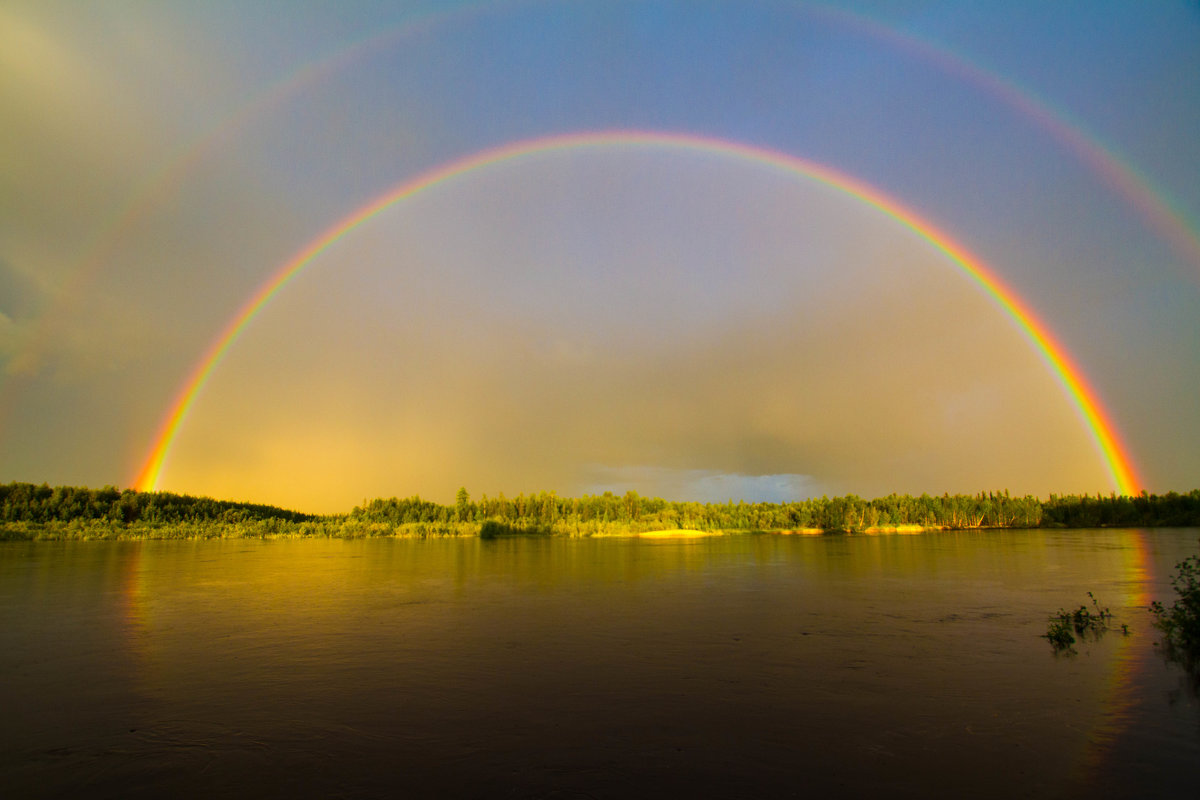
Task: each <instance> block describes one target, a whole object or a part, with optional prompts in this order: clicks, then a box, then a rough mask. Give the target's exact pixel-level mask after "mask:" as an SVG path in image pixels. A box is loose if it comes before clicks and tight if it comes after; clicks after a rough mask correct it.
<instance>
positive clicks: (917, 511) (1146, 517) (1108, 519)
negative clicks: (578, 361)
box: [350, 488, 1200, 533]
mask: <svg viewBox="0 0 1200 800" xmlns="http://www.w3.org/2000/svg"><path fill="white" fill-rule="evenodd" d="M350 518H352V519H357V520H362V521H365V522H371V523H384V524H390V525H404V524H412V523H424V524H432V523H440V524H456V523H457V524H463V523H482V522H483V521H485V520H493V521H497V522H501V523H503V524H505V525H507V526H509V527H510V528H513V529H517V530H520V529H523V528H529V529H538V530H552V531H554V532H564V533H570V532H580V531H583V532H586V531H587V530H588V529H594V528H604V527H608V526H612V525H617V526H621V527H625V528H629V529H634V530H656V529H673V528H686V529H696V530H764V531H769V530H802V529H821V530H844V531H860V530H866V529H870V528H889V527H902V526H919V527H926V528H958V529H966V528H1039V527H1069V528H1091V527H1175V526H1189V525H1200V490H1193V491H1191V492H1188V493H1186V494H1178V493H1176V492H1169V493H1167V494H1164V495H1153V494H1141V495H1137V496H1127V495H1116V494H1111V495H1108V496H1104V495H1096V496H1095V497H1092V496H1090V495H1051V496H1050V498H1049V499H1048V500H1040V499H1038V498H1036V497H1033V496H1030V495H1025V496H1022V497H1014V496H1011V495H1010V494H1009V493H1008V492H1002V493H998V492H980V493H979V494H975V495H962V494H957V495H951V494H943V495H941V496H940V497H939V496H931V495H928V494H923V495H920V496H919V497H914V496H912V495H898V494H891V495H888V496H887V497H881V498H876V499H873V500H866V499H864V498H861V497H858V496H857V495H846V496H844V497H833V498H830V497H819V498H811V499H808V500H798V501H794V502H788V503H747V502H744V501H741V502H736V503H735V502H733V501H729V502H726V503H698V502H676V501H669V500H663V499H662V498H658V497H643V496H641V495H639V494H638V493H637V492H634V491H629V492H626V493H625V494H624V495H620V496H618V495H615V494H613V493H612V492H605V493H604V494H601V495H585V496H583V497H559V496H558V495H557V494H555V493H554V492H539V493H536V494H531V495H525V494H520V495H518V496H517V497H515V498H507V497H505V496H504V495H503V494H499V495H497V496H496V497H491V498H489V497H488V496H487V495H484V496H483V497H481V498H480V499H479V500H478V501H472V500H471V497H470V495H469V493H468V492H467V490H466V489H465V488H464V489H460V490H459V492H458V496H457V498H456V501H455V503H454V505H441V504H438V503H434V502H431V501H429V500H422V499H421V498H420V497H417V496H414V497H409V498H406V499H400V498H396V497H393V498H390V499H382V498H379V499H376V500H372V501H370V502H368V503H364V504H363V505H362V506H359V507H356V508H355V509H354V510H353V511H352V512H351V513H350Z"/></svg>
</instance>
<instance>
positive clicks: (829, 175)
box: [134, 131, 1141, 494]
mask: <svg viewBox="0 0 1200 800" xmlns="http://www.w3.org/2000/svg"><path fill="white" fill-rule="evenodd" d="M622 146H623V147H643V148H663V149H668V150H683V151H687V150H691V151H698V152H703V153H712V154H715V155H724V156H732V157H736V158H741V159H745V160H747V161H751V162H754V163H758V164H763V165H767V166H769V167H772V168H775V169H779V170H783V171H785V172H788V173H791V174H793V175H796V176H798V177H801V178H805V179H809V180H813V181H817V182H819V183H821V184H824V185H826V186H829V187H831V188H834V189H837V190H839V191H841V192H843V193H845V194H847V195H850V196H852V197H854V198H856V199H858V200H859V201H861V202H863V203H865V204H867V205H868V206H871V207H873V208H875V209H877V210H879V211H881V212H883V213H884V214H885V215H886V216H887V217H889V218H891V219H893V220H895V221H897V222H899V223H901V224H902V225H903V226H905V227H907V228H908V229H910V230H912V231H913V232H915V233H916V234H918V235H919V236H920V237H921V238H922V239H924V240H925V241H926V242H928V243H929V244H931V245H932V246H933V247H934V248H936V249H937V250H938V251H940V252H941V253H943V254H944V255H945V256H947V257H948V258H949V259H950V260H951V261H952V262H953V263H954V264H955V265H956V266H957V267H958V268H959V269H960V270H961V271H962V272H964V273H965V274H966V275H967V276H968V277H970V278H971V280H972V281H973V282H974V283H975V284H976V285H977V286H979V287H980V288H981V289H983V291H984V292H985V293H986V294H987V295H988V296H989V297H991V298H992V300H993V301H994V302H995V303H996V304H998V305H999V306H1000V307H1001V309H1002V310H1003V311H1004V312H1005V313H1006V314H1007V315H1008V316H1009V317H1010V318H1011V319H1012V320H1013V322H1014V323H1016V325H1017V327H1018V328H1019V329H1020V330H1021V332H1022V333H1023V334H1024V336H1025V337H1026V339H1028V340H1029V341H1030V343H1031V344H1032V345H1033V347H1034V349H1035V351H1036V352H1037V353H1038V354H1039V356H1040V357H1041V358H1042V360H1043V361H1044V362H1045V363H1046V364H1047V365H1048V366H1049V367H1050V369H1051V372H1052V374H1053V375H1054V376H1055V377H1056V379H1057V380H1058V381H1059V383H1060V384H1061V385H1062V387H1063V388H1064V389H1065V391H1066V394H1067V396H1068V398H1069V399H1070V401H1071V403H1072V405H1073V406H1074V408H1075V409H1076V412H1077V413H1078V415H1079V416H1080V418H1081V419H1082V421H1083V423H1084V426H1085V428H1086V430H1087V431H1088V433H1089V435H1090V437H1091V438H1092V440H1093V442H1094V444H1095V446H1096V448H1097V450H1098V451H1099V453H1100V455H1101V457H1102V459H1103V462H1104V464H1105V467H1106V469H1107V472H1108V474H1109V476H1110V479H1111V481H1112V485H1113V488H1114V489H1116V490H1118V491H1120V492H1121V493H1123V494H1136V493H1137V492H1138V491H1139V489H1140V486H1141V482H1140V480H1139V478H1138V477H1137V475H1136V471H1135V469H1134V467H1133V463H1132V459H1131V457H1130V455H1129V453H1128V451H1127V449H1126V448H1125V447H1124V446H1123V445H1122V444H1121V443H1120V440H1119V437H1118V435H1117V433H1116V429H1115V426H1114V424H1113V422H1112V421H1111V419H1110V417H1109V415H1108V414H1107V413H1106V412H1104V411H1103V409H1102V406H1101V404H1100V402H1099V400H1098V398H1097V396H1096V394H1095V392H1094V390H1092V389H1091V388H1090V386H1089V385H1088V383H1087V381H1086V380H1085V379H1084V377H1083V374H1082V371H1081V370H1080V369H1079V367H1078V366H1077V365H1075V364H1074V363H1073V362H1072V361H1071V360H1070V359H1069V358H1068V356H1067V354H1066V352H1065V351H1064V349H1063V348H1062V346H1061V345H1060V344H1058V342H1057V341H1056V340H1055V338H1054V337H1053V336H1052V335H1051V333H1050V332H1049V330H1048V328H1047V327H1046V326H1045V325H1044V324H1042V323H1041V322H1040V321H1039V320H1038V319H1037V318H1036V317H1035V316H1034V315H1033V313H1032V312H1031V311H1030V310H1029V308H1028V306H1027V305H1026V304H1025V303H1024V302H1022V301H1021V300H1020V298H1018V297H1017V296H1016V294H1015V293H1014V292H1013V291H1012V290H1011V289H1009V288H1008V287H1007V286H1005V285H1004V284H1003V282H1002V281H1000V279H999V278H998V277H997V276H996V275H995V274H994V272H993V271H992V270H990V269H988V268H987V267H986V266H985V265H984V264H983V262H982V261H980V260H979V259H978V258H976V257H975V256H973V255H972V254H970V253H969V252H967V251H966V250H965V249H964V248H962V247H961V246H960V245H959V244H957V243H956V242H954V240H952V239H951V238H950V237H948V236H947V235H946V234H944V233H943V232H941V231H940V230H939V229H937V228H936V227H935V226H933V225H932V224H930V223H929V222H928V221H926V220H924V219H923V218H921V217H920V216H919V215H917V214H916V213H915V212H913V211H911V210H909V209H908V208H906V207H905V206H903V205H901V204H900V203H898V202H897V201H895V200H894V199H892V198H890V197H888V196H887V195H885V194H883V193H882V192H880V191H878V190H877V189H875V188H874V187H871V186H868V185H867V184H864V183H862V182H861V181H858V180H857V179H854V178H851V177H849V176H847V175H844V174H841V173H839V172H836V171H834V170H832V169H830V168H828V167H825V166H823V165H820V164H816V163H813V162H809V161H805V160H803V159H800V158H797V157H794V156H791V155H787V154H784V153H779V152H775V151H771V150H766V149H762V148H756V147H751V146H749V145H744V144H739V143H735V142H728V141H723V140H718V139H709V138H704V137H699V136H692V135H684V134H669V133H656V132H642V131H608V132H586V133H579V134H569V135H561V136H552V137H546V138H540V139H533V140H526V141H520V142H516V143H512V144H508V145H504V146H501V147H497V148H494V149H490V150H486V151H483V152H481V153H477V154H475V155H472V156H468V157H466V158H463V159H459V160H456V161H454V162H451V163H450V164H446V165H442V166H440V167H438V168H435V169H433V170H431V171H429V172H426V173H424V174H422V175H419V176H418V177H416V178H414V179H412V180H409V181H405V182H404V183H402V184H401V185H399V186H398V187H396V188H394V189H392V190H390V191H388V192H386V193H385V194H383V195H381V196H380V197H379V198H377V199H376V200H374V201H372V202H370V203H368V204H367V205H365V206H363V207H362V208H360V209H358V210H356V211H355V212H353V213H352V214H350V215H349V216H347V217H345V218H344V219H343V220H341V221H340V222H338V223H337V224H335V225H334V226H333V227H331V228H329V229H328V230H327V231H326V232H325V233H324V234H322V235H321V236H319V237H317V238H316V239H314V240H313V241H312V242H310V243H309V244H308V245H307V246H306V247H305V248H304V249H302V250H301V251H300V252H299V253H297V254H296V256H294V257H293V258H292V259H291V260H289V261H288V262H287V263H285V264H284V265H283V266H282V267H280V268H279V269H278V270H277V271H276V272H275V273H274V274H273V275H272V276H271V278H270V279H269V280H267V281H266V282H265V283H264V284H263V285H262V286H261V287H260V288H259V289H258V291H257V292H255V294H254V295H253V296H252V297H251V298H250V299H249V300H248V301H247V302H246V303H245V304H244V305H243V306H242V308H241V309H240V310H239V311H238V313H237V314H236V315H234V317H233V318H232V319H231V321H230V323H229V324H228V325H227V326H226V327H225V329H224V330H223V331H222V333H221V334H220V336H218V337H217V338H216V339H215V340H214V342H213V343H212V345H210V347H209V348H208V349H207V350H206V351H205V353H204V355H203V356H202V358H201V359H200V360H199V361H198V362H197V364H196V365H195V367H193V369H192V371H191V373H190V374H189V376H188V378H187V380H186V381H185V382H184V384H183V387H182V389H181V390H180V392H179V394H178V395H177V397H176V399H175V400H174V401H173V402H172V404H171V406H170V409H169V411H168V414H167V415H166V417H165V419H164V420H163V422H162V424H161V426H160V428H159V432H158V434H157V435H156V436H155V438H154V444H153V447H152V449H151V451H150V453H149V455H148V456H147V458H146V460H145V462H144V464H143V466H142V468H141V470H140V471H139V473H138V475H137V477H136V478H135V480H134V486H135V487H136V488H138V489H140V490H143V491H151V490H154V489H156V488H157V487H158V482H159V480H160V477H161V475H162V472H163V469H164V467H165V464H166V459H167V456H168V454H169V452H170V449H171V445H172V443H173V442H174V440H175V437H176V435H177V433H178V432H179V429H180V427H181V426H182V424H183V421H184V420H185V419H186V417H187V414H188V412H189V410H190V409H191V407H192V405H193V404H194V402H195V400H196V398H197V396H198V395H199V394H200V392H201V390H202V389H203V388H204V385H205V384H206V382H207V381H208V379H209V377H210V376H211V375H212V373H213V371H214V370H215V368H216V366H217V365H218V364H219V363H220V362H221V360H222V358H223V357H224V356H225V354H226V353H227V352H228V351H229V349H230V347H231V346H232V344H233V343H234V341H235V340H236V339H237V338H238V336H239V335H240V334H241V332H242V331H243V330H244V329H245V327H246V326H247V325H248V324H249V322H250V321H251V320H252V319H253V318H254V316H255V315H256V314H257V313H258V311H259V310H261V309H262V308H263V307H264V306H265V305H266V304H267V303H268V301H270V299H271V298H272V297H273V296H274V294H275V293H276V292H277V291H279V289H280V288H282V287H283V286H284V285H285V284H286V283H287V282H288V281H290V280H291V279H292V278H293V277H294V276H295V275H297V274H298V273H299V272H300V271H301V270H303V268H304V267H306V266H307V265H308V264H310V263H311V262H312V261H313V260H314V259H316V257H317V256H319V255H320V254H322V253H323V252H324V251H325V250H326V249H327V248H329V247H330V246H331V245H332V244H333V243H335V242H337V241H338V240H340V239H342V238H343V237H345V236H347V235H348V234H349V233H351V232H352V231H354V230H355V229H357V228H358V227H359V226H360V225H362V224H363V223H365V222H366V221H367V220H369V219H371V218H373V217H374V216H375V215H377V214H378V213H379V212H381V211H383V210H384V209H386V208H388V207H390V206H392V205H394V204H395V203H397V202H399V201H400V200H403V199H406V198H408V197H411V196H413V195H415V194H417V193H418V192H421V191H422V190H424V189H427V188H429V187H431V186H434V185H436V184H439V183H441V182H443V181H446V180H449V179H452V178H455V177H458V176H461V175H464V174H467V173H470V172H472V171H473V170H477V169H480V168H483V167H487V166H490V165H494V164H499V163H502V162H506V161H510V160H514V159H518V158H521V157H526V156H531V155H534V154H538V153H546V152H552V151H563V150H574V149H586V148H592V149H599V148H612V147H622Z"/></svg>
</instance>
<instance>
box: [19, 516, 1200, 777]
mask: <svg viewBox="0 0 1200 800" xmlns="http://www.w3.org/2000/svg"><path fill="white" fill-rule="evenodd" d="M1198 540H1200V531H1197V530H1196V529H1187V530H1156V531H1138V530H1120V531H1118V530H1104V531H1061V532H1047V531H998V532H943V533H928V534H922V535H919V536H904V535H883V536H847V535H836V536H816V537H802V536H771V535H759V536H749V535H746V536H729V537H715V538H704V539H695V540H671V539H668V540H644V539H643V540H639V539H593V540H587V539H583V540H572V539H535V538H517V539H502V540H496V541H479V540H476V539H469V540H467V539H445V540H403V539H401V540H391V539H382V540H379V539H377V540H350V541H347V540H277V541H258V540H250V541H242V540H231V541H196V542H187V541H182V542H180V541H169V542H77V543H3V544H0V706H2V707H3V709H4V713H3V715H0V794H3V795H4V796H10V797H16V796H22V797H54V796H63V797H67V796H70V797H77V796H110V797H131V796H134V797H136V796H143V797H151V796H162V795H167V794H169V795H172V796H177V797H178V796H181V797H206V796H214V795H217V794H220V795H231V796H244V797H250V796H255V797H257V796H264V795H265V796H306V797H326V796H332V797H383V796H429V795H431V794H439V795H442V796H479V797H614V798H615V797H631V796H638V797H651V796H667V795H679V796H683V795H691V796H715V797H780V796H785V797H786V796H810V795H814V794H816V793H822V794H827V795H833V796H857V795H861V794H863V793H865V792H871V793H882V794H886V795H887V796H902V797H904V796H908V797H918V796H920V797H926V796H931V795H932V796H943V797H950V796H953V797H961V796H972V797H1010V796H1014V795H1018V794H1019V795H1022V796H1031V797H1075V796H1078V797H1084V796H1087V797H1123V796H1128V797H1133V796H1146V795H1152V796H1160V797H1172V796H1177V797H1185V796H1186V797H1192V796H1194V793H1195V789H1194V780H1193V773H1194V770H1195V765H1196V764H1198V763H1200V710H1198V706H1200V704H1198V703H1197V700H1196V697H1195V695H1194V694H1192V693H1189V692H1188V691H1187V689H1186V685H1185V683H1184V681H1183V679H1182V673H1181V672H1180V671H1179V670H1178V669H1177V668H1175V667H1173V666H1171V665H1168V664H1166V663H1164V662H1163V661H1162V659H1161V658H1159V656H1158V654H1157V652H1156V648H1155V646H1154V643H1155V641H1156V639H1157V636H1156V633H1155V631H1153V629H1152V628H1151V626H1150V617H1149V614H1148V613H1146V611H1145V610H1144V609H1145V606H1146V605H1147V604H1148V603H1149V601H1150V600H1151V599H1164V600H1167V599H1170V597H1171V593H1170V590H1169V584H1168V577H1169V575H1170V574H1171V572H1172V570H1173V567H1174V564H1175V563H1176V562H1177V561H1179V560H1181V559H1182V558H1183V557H1185V556H1187V555H1190V554H1192V553H1195V552H1197V550H1198V549H1200V545H1198ZM1088 591H1091V592H1093V593H1094V594H1095V595H1096V597H1097V598H1098V599H1099V600H1100V602H1101V603H1102V604H1104V605H1107V606H1109V607H1111V608H1112V610H1113V611H1114V613H1116V615H1117V617H1118V622H1125V623H1127V624H1128V625H1129V626H1130V628H1131V633H1130V635H1129V636H1123V635H1121V633H1120V631H1119V630H1118V631H1116V632H1115V633H1114V632H1110V633H1108V634H1107V635H1105V636H1103V637H1102V638H1100V639H1099V640H1097V641H1089V642H1083V643H1081V644H1080V646H1079V648H1078V650H1079V652H1078V654H1077V655H1075V656H1071V657H1055V656H1053V655H1052V653H1051V651H1050V648H1049V645H1048V644H1047V642H1046V641H1045V640H1044V639H1041V638H1039V635H1040V634H1042V633H1044V632H1045V630H1046V618H1047V615H1048V614H1049V613H1051V612H1053V611H1057V610H1058V609H1059V608H1071V607H1074V606H1078V605H1079V604H1080V603H1082V602H1085V601H1087V599H1088V598H1087V594H1086V593H1087V592H1088Z"/></svg>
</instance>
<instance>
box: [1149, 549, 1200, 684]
mask: <svg viewBox="0 0 1200 800" xmlns="http://www.w3.org/2000/svg"><path fill="white" fill-rule="evenodd" d="M1175 569H1177V570H1179V572H1178V574H1176V575H1175V576H1173V577H1172V578H1171V586H1172V587H1173V588H1174V589H1175V593H1176V594H1177V595H1179V597H1178V599H1177V600H1176V601H1175V602H1174V604H1172V605H1171V607H1170V608H1168V607H1166V606H1164V605H1163V604H1162V603H1160V602H1158V601H1157V600H1155V601H1154V602H1153V603H1151V604H1150V613H1152V614H1153V615H1154V626H1155V627H1156V628H1158V629H1159V630H1160V631H1162V632H1163V641H1164V650H1165V653H1166V656H1167V658H1169V659H1170V660H1172V661H1175V662H1177V663H1179V664H1182V665H1183V667H1184V668H1185V669H1186V670H1187V671H1188V672H1190V673H1192V674H1193V675H1194V676H1195V675H1196V673H1197V672H1198V671H1200V556H1191V557H1189V558H1185V559H1184V560H1183V561H1181V562H1179V563H1178V564H1176V565H1175Z"/></svg>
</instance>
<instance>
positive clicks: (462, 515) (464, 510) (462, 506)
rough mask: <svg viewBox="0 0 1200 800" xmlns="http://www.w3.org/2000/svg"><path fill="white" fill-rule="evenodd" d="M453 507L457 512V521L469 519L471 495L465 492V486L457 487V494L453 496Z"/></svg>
mask: <svg viewBox="0 0 1200 800" xmlns="http://www.w3.org/2000/svg"><path fill="white" fill-rule="evenodd" d="M454 508H455V510H456V511H457V512H458V521H459V522H467V521H468V520H469V519H470V514H471V495H470V494H468V493H467V487H465V486H460V487H459V488H458V494H457V495H455V496H454Z"/></svg>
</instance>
